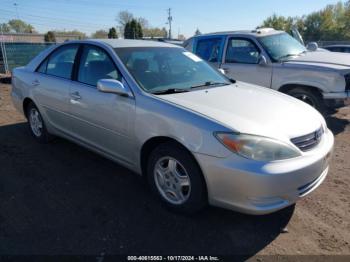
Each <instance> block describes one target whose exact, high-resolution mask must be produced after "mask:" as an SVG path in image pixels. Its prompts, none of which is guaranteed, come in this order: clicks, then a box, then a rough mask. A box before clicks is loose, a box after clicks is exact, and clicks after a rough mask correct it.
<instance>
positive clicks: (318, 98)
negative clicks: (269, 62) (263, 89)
mask: <svg viewBox="0 0 350 262" xmlns="http://www.w3.org/2000/svg"><path fill="white" fill-rule="evenodd" d="M287 94H288V95H290V96H293V97H295V98H297V99H299V100H301V101H303V102H305V103H307V104H308V105H310V106H312V107H313V108H315V109H317V110H318V111H319V112H320V113H321V114H325V113H326V106H325V103H324V101H323V98H322V95H321V94H320V93H318V92H317V91H314V90H309V89H306V88H302V87H297V88H294V89H292V90H290V91H288V92H287Z"/></svg>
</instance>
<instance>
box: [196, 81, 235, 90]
mask: <svg viewBox="0 0 350 262" xmlns="http://www.w3.org/2000/svg"><path fill="white" fill-rule="evenodd" d="M225 85H229V83H225V82H212V81H208V82H205V83H203V84H199V85H194V86H191V87H190V88H191V89H195V88H200V87H207V86H225Z"/></svg>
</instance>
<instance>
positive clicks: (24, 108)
mask: <svg viewBox="0 0 350 262" xmlns="http://www.w3.org/2000/svg"><path fill="white" fill-rule="evenodd" d="M30 103H33V104H34V105H35V103H34V101H33V100H32V99H31V98H29V97H26V98H25V99H24V100H23V105H22V106H23V114H24V116H25V117H26V118H28V116H27V108H28V105H29V104H30Z"/></svg>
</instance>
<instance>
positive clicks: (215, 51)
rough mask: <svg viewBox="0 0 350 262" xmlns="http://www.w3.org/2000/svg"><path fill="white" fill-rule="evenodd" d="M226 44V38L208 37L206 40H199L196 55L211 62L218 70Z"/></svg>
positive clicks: (196, 45) (196, 44) (195, 48)
mask: <svg viewBox="0 0 350 262" xmlns="http://www.w3.org/2000/svg"><path fill="white" fill-rule="evenodd" d="M224 44H225V38H224V36H208V37H205V38H199V39H197V41H196V43H195V47H194V50H195V52H194V53H195V54H196V55H197V56H199V57H200V58H202V59H204V60H205V61H207V62H209V63H210V64H211V65H213V66H214V67H216V68H218V67H219V66H220V61H221V59H222V51H223V49H224Z"/></svg>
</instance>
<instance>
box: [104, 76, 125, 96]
mask: <svg viewBox="0 0 350 262" xmlns="http://www.w3.org/2000/svg"><path fill="white" fill-rule="evenodd" d="M97 89H98V91H100V92H103V93H112V94H117V95H120V96H129V92H128V90H127V89H126V88H125V87H124V85H123V84H122V82H120V81H118V80H115V79H101V80H98V82H97Z"/></svg>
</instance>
